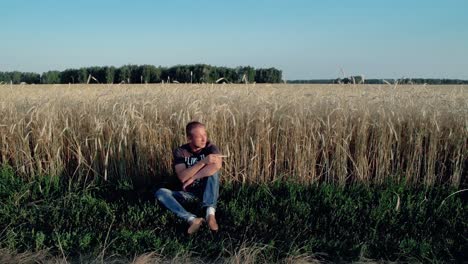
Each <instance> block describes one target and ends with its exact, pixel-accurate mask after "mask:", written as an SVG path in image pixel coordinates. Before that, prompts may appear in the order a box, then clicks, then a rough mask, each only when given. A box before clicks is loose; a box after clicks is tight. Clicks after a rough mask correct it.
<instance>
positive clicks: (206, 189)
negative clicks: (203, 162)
mask: <svg viewBox="0 0 468 264" xmlns="http://www.w3.org/2000/svg"><path fill="white" fill-rule="evenodd" d="M201 180H202V184H200V185H198V186H195V187H194V188H190V186H189V187H188V188H187V191H186V192H185V191H172V190H169V189H166V188H160V189H158V190H157V191H156V193H155V196H156V199H158V201H159V202H160V203H162V204H164V206H166V208H167V209H169V210H170V211H171V212H173V213H174V214H176V215H177V216H178V217H180V218H182V219H184V220H185V221H188V220H189V219H190V218H192V217H196V215H194V214H192V213H190V212H188V211H187V210H185V208H184V207H182V205H181V204H180V203H184V202H189V201H196V200H198V199H200V200H202V207H213V208H216V204H217V202H218V196H219V174H218V173H215V174H213V175H212V176H209V177H205V178H202V179H201Z"/></svg>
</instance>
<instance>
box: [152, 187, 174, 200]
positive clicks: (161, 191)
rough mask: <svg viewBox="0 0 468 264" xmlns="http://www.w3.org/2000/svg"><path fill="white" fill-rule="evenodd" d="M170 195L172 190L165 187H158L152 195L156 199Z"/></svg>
mask: <svg viewBox="0 0 468 264" xmlns="http://www.w3.org/2000/svg"><path fill="white" fill-rule="evenodd" d="M170 195H172V191H171V190H169V189H166V188H160V189H158V190H157V191H156V192H155V193H154V196H155V197H156V199H158V201H161V200H163V199H164V198H165V197H168V196H170Z"/></svg>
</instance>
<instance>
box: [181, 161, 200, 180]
mask: <svg viewBox="0 0 468 264" xmlns="http://www.w3.org/2000/svg"><path fill="white" fill-rule="evenodd" d="M203 167H205V164H204V163H203V162H201V161H200V162H197V163H195V164H194V165H193V166H192V167H190V168H187V167H186V166H185V164H183V163H181V164H177V165H175V171H176V174H177V178H179V180H180V181H181V182H182V183H185V182H186V181H187V180H189V179H191V178H192V177H193V176H194V175H195V174H196V173H197V172H198V171H200V170H201V169H202V168H203Z"/></svg>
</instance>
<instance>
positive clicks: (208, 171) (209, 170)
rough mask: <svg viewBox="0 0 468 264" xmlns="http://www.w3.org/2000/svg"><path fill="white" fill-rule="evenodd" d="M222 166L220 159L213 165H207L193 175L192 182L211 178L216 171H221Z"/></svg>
mask: <svg viewBox="0 0 468 264" xmlns="http://www.w3.org/2000/svg"><path fill="white" fill-rule="evenodd" d="M222 164H223V161H222V160H221V158H218V161H216V162H215V163H212V164H208V165H206V166H205V167H203V168H202V169H201V170H199V171H198V172H196V173H195V174H194V175H193V178H194V180H196V179H201V178H205V177H209V176H212V175H213V174H215V173H216V172H217V171H219V170H220V169H221V167H222Z"/></svg>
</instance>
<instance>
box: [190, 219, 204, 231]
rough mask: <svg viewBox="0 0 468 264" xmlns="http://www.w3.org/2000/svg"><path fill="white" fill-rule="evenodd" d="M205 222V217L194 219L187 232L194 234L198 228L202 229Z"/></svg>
mask: <svg viewBox="0 0 468 264" xmlns="http://www.w3.org/2000/svg"><path fill="white" fill-rule="evenodd" d="M203 222H205V219H203V218H201V217H198V218H195V219H193V220H192V222H190V226H189V228H188V230H187V233H188V234H189V235H192V234H194V233H195V232H197V231H198V229H200V227H201V226H202V224H203Z"/></svg>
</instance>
